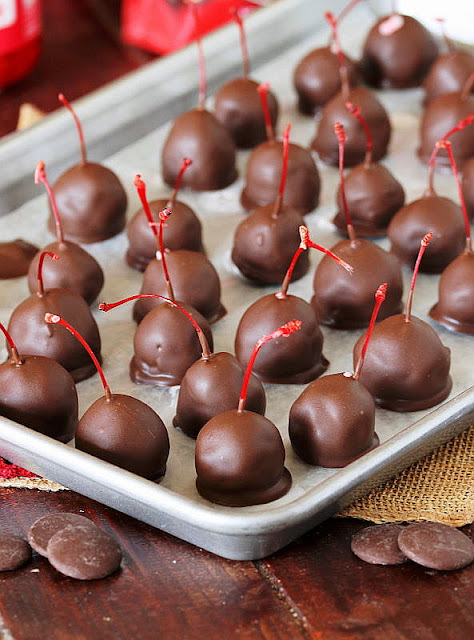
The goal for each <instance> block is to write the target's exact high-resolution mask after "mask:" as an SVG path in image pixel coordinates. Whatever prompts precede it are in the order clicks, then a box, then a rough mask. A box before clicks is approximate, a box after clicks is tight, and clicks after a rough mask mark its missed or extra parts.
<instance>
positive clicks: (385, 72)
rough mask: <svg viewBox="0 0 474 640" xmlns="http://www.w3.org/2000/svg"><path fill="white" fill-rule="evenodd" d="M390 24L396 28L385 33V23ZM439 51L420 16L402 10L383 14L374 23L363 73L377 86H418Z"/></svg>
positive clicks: (364, 59) (367, 40) (365, 52)
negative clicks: (421, 22) (397, 12)
mask: <svg viewBox="0 0 474 640" xmlns="http://www.w3.org/2000/svg"><path fill="white" fill-rule="evenodd" d="M397 20H398V24H397V22H396V21H397ZM389 21H391V23H390V22H389ZM390 24H392V25H393V30H392V29H388V31H391V32H390V33H384V31H383V30H384V27H388V26H389V25H390ZM437 55H438V46H437V44H436V41H435V39H434V37H433V36H432V35H431V33H430V32H429V31H428V30H427V29H425V27H424V26H423V25H422V24H420V23H419V22H418V20H415V18H412V17H411V16H405V15H403V16H402V15H398V14H392V15H390V16H383V17H382V18H380V19H379V20H378V21H377V22H376V23H375V24H374V26H373V27H372V29H371V30H370V31H369V34H368V36H367V39H366V41H365V44H364V49H363V53H362V60H361V69H362V74H363V76H364V79H365V81H366V82H367V83H368V84H370V85H371V86H373V87H377V88H383V89H405V88H408V87H417V86H418V85H419V84H421V82H422V81H423V78H424V77H425V75H426V74H427V72H428V70H429V68H430V66H431V65H432V64H433V62H434V60H435V59H436V57H437Z"/></svg>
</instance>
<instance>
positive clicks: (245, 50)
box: [230, 7, 250, 78]
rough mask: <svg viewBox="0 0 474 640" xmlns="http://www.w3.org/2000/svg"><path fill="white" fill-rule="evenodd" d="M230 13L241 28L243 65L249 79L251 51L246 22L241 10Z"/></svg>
mask: <svg viewBox="0 0 474 640" xmlns="http://www.w3.org/2000/svg"><path fill="white" fill-rule="evenodd" d="M230 13H231V15H232V17H233V19H234V20H235V22H236V23H237V26H238V27H239V36H240V49H241V51H242V65H243V70H244V78H248V76H249V74H250V59H249V50H248V47H247V38H246V36H245V29H244V22H243V20H242V17H241V16H240V14H239V10H238V9H236V8H235V7H233V8H232V9H231V10H230Z"/></svg>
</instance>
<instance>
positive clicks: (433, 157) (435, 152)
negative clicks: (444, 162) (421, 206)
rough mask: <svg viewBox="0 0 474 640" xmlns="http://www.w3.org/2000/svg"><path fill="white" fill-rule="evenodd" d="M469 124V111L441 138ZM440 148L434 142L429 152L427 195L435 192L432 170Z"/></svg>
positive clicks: (472, 121) (472, 119)
mask: <svg viewBox="0 0 474 640" xmlns="http://www.w3.org/2000/svg"><path fill="white" fill-rule="evenodd" d="M470 124H474V113H471V114H469V115H468V116H467V117H466V118H463V119H462V120H460V121H459V122H458V123H457V125H456V126H455V127H453V128H452V129H450V130H449V131H448V132H447V133H445V134H444V136H443V137H442V138H441V140H447V139H448V138H450V137H451V136H452V135H454V134H455V133H457V132H458V131H462V130H463V129H465V128H466V127H467V126H469V125H470ZM441 148H442V145H441V146H440V145H438V143H436V144H435V146H434V148H433V151H432V152H431V158H430V167H429V173H428V190H427V194H428V195H432V194H434V193H435V190H434V170H435V167H436V158H437V156H438V153H439V150H440V149H441Z"/></svg>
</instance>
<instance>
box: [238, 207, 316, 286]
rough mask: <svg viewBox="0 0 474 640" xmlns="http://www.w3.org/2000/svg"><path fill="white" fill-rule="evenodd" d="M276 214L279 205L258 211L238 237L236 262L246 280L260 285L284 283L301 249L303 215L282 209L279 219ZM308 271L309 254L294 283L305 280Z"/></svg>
mask: <svg viewBox="0 0 474 640" xmlns="http://www.w3.org/2000/svg"><path fill="white" fill-rule="evenodd" d="M274 211H275V203H272V204H268V205H266V206H264V207H258V208H257V209H256V210H255V211H254V212H253V213H251V214H250V215H249V216H248V217H247V218H246V219H245V220H243V221H242V222H241V223H240V224H239V226H238V227H237V229H236V230H235V234H234V244H233V247H232V261H233V262H234V264H235V265H236V266H237V267H238V268H239V270H240V271H241V273H242V274H243V275H244V276H245V277H246V278H248V279H249V280H252V281H253V282H256V283H258V284H278V283H280V282H282V281H283V278H284V277H285V274H286V272H287V269H288V267H289V266H290V263H291V260H292V258H293V255H294V253H295V251H296V250H297V249H298V247H299V245H300V235H299V227H300V226H301V225H302V224H304V219H303V217H302V215H301V214H300V213H299V212H298V211H297V210H296V209H289V208H282V210H281V211H280V213H279V214H278V215H277V216H275V215H273V214H274ZM308 269H309V256H308V252H307V251H305V252H304V253H303V254H301V256H300V258H299V260H298V262H297V263H296V266H295V269H294V271H293V274H292V280H293V281H295V280H298V279H299V278H301V277H303V276H304V274H305V273H306V272H307V271H308Z"/></svg>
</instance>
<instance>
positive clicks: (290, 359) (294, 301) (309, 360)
mask: <svg viewBox="0 0 474 640" xmlns="http://www.w3.org/2000/svg"><path fill="white" fill-rule="evenodd" d="M291 320H300V321H301V322H302V326H301V330H300V331H297V332H296V333H294V334H292V335H291V336H289V337H288V338H277V339H275V340H272V341H271V342H270V343H268V344H266V345H265V348H264V349H262V350H261V351H260V352H259V353H258V355H257V357H256V359H255V364H254V367H253V372H254V373H255V375H256V376H258V377H259V378H260V379H261V380H263V381H264V382H272V383H276V384H305V383H306V382H310V380H314V379H315V378H317V377H318V376H320V375H321V374H322V373H323V372H324V371H325V370H326V369H327V367H328V365H329V362H328V361H327V360H326V358H325V357H324V356H323V354H322V348H323V334H322V333H321V329H320V328H319V325H318V322H317V320H316V317H315V314H314V311H313V309H312V308H311V306H310V305H309V304H308V303H307V302H305V300H303V299H302V298H298V297H296V296H292V295H287V296H285V297H278V295H275V294H269V295H266V296H263V297H262V298H260V299H259V300H257V301H256V302H254V304H252V305H251V306H250V307H249V308H248V309H247V310H246V311H245V313H244V315H243V316H242V318H241V320H240V322H239V326H238V327H237V332H236V335H235V354H236V356H237V358H238V360H239V361H240V362H241V363H242V364H243V365H244V366H245V365H246V364H247V362H248V360H249V358H250V355H251V353H252V351H253V348H254V346H255V344H256V342H257V340H259V338H261V336H263V335H267V334H268V333H271V331H273V330H274V329H275V327H280V326H281V325H283V324H285V323H287V322H290V321H291Z"/></svg>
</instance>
